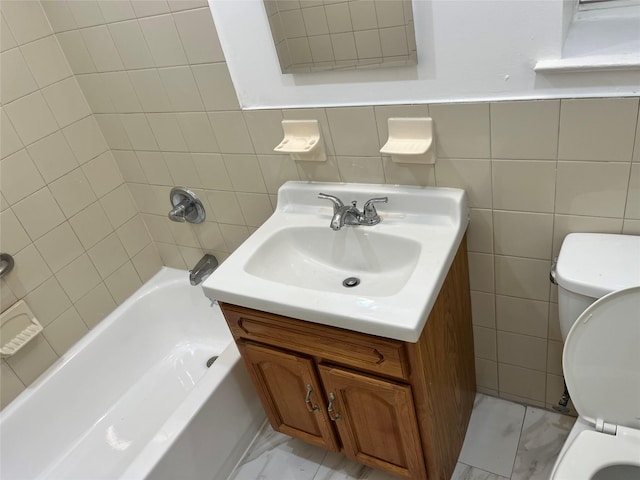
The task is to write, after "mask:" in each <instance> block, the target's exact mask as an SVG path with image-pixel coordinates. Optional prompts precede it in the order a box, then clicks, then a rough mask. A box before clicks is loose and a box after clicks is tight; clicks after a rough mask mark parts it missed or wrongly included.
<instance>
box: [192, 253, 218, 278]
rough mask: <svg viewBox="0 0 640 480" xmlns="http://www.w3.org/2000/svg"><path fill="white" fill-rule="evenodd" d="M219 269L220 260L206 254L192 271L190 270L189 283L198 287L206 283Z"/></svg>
mask: <svg viewBox="0 0 640 480" xmlns="http://www.w3.org/2000/svg"><path fill="white" fill-rule="evenodd" d="M217 267H218V259H217V258H216V257H215V256H213V255H210V254H208V253H207V254H205V255H204V257H202V258H201V259H200V261H199V262H198V263H196V266H195V267H193V269H192V270H189V282H190V283H191V285H193V286H196V285H199V284H200V283H202V282H204V281H205V280H206V279H207V277H208V276H209V275H211V274H212V273H213V271H214V270H215V269H216V268H217Z"/></svg>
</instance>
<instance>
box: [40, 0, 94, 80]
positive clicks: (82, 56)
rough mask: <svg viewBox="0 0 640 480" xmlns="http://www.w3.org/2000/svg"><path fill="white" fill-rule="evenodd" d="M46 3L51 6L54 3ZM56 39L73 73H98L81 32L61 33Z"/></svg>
mask: <svg viewBox="0 0 640 480" xmlns="http://www.w3.org/2000/svg"><path fill="white" fill-rule="evenodd" d="M45 3H46V4H51V3H53V2H45ZM56 38H57V39H58V43H59V44H60V47H61V48H62V51H63V52H64V56H65V58H66V59H67V62H69V66H70V67H71V71H72V72H73V73H75V74H76V75H80V74H82V73H94V72H96V71H97V69H96V66H95V65H94V63H93V59H92V58H91V54H90V53H89V50H88V49H87V46H86V45H85V44H84V39H83V38H82V34H81V33H80V30H71V31H68V32H63V33H59V34H57V35H56Z"/></svg>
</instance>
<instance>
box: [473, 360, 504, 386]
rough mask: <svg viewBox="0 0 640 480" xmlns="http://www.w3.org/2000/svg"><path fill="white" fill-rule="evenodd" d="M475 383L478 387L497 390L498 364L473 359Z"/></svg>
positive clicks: (491, 361)
mask: <svg viewBox="0 0 640 480" xmlns="http://www.w3.org/2000/svg"><path fill="white" fill-rule="evenodd" d="M475 363H476V383H477V384H478V387H484V388H489V389H492V390H497V389H498V363H497V362H495V361H493V360H486V359H484V358H477V357H476V359H475Z"/></svg>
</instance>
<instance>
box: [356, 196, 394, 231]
mask: <svg viewBox="0 0 640 480" xmlns="http://www.w3.org/2000/svg"><path fill="white" fill-rule="evenodd" d="M388 201H389V197H376V198H371V199H369V200H367V202H366V203H365V204H364V208H363V209H362V212H363V213H364V215H363V219H362V221H363V223H365V224H366V225H376V224H377V223H380V220H381V218H380V215H378V212H377V211H376V207H375V205H374V203H387V202H388Z"/></svg>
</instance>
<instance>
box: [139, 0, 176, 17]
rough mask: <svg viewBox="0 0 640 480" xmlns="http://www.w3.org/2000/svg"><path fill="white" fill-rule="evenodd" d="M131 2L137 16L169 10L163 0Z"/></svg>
mask: <svg viewBox="0 0 640 480" xmlns="http://www.w3.org/2000/svg"><path fill="white" fill-rule="evenodd" d="M131 4H132V6H133V9H134V11H135V12H136V16H137V17H138V18H141V17H149V16H152V15H160V14H162V13H167V12H169V5H168V4H167V2H166V1H165V0H132V1H131Z"/></svg>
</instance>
